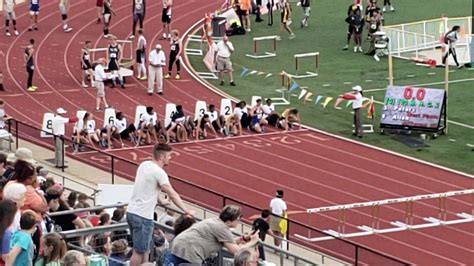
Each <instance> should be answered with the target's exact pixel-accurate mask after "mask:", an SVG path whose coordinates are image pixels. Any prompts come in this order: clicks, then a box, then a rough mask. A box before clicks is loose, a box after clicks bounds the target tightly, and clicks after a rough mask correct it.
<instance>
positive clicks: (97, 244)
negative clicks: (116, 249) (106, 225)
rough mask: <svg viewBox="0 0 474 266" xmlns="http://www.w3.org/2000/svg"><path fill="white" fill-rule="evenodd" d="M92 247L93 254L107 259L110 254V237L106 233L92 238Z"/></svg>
mask: <svg viewBox="0 0 474 266" xmlns="http://www.w3.org/2000/svg"><path fill="white" fill-rule="evenodd" d="M92 242H93V244H92V247H93V248H94V252H96V253H98V254H101V255H105V256H107V257H109V256H110V254H112V243H111V241H110V236H109V235H108V234H107V233H101V234H97V235H95V236H94V238H93V239H92Z"/></svg>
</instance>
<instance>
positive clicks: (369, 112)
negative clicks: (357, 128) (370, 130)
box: [367, 96, 375, 119]
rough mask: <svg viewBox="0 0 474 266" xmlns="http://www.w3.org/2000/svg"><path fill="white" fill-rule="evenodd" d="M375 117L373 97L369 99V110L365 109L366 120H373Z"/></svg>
mask: <svg viewBox="0 0 474 266" xmlns="http://www.w3.org/2000/svg"><path fill="white" fill-rule="evenodd" d="M374 116H375V106H374V96H372V97H371V98H370V104H369V108H367V118H368V119H374Z"/></svg>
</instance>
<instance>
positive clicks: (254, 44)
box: [246, 35, 278, 59]
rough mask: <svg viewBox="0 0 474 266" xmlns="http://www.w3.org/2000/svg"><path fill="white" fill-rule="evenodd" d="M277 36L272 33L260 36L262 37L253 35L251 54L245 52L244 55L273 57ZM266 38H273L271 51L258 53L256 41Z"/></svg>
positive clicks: (257, 57)
mask: <svg viewBox="0 0 474 266" xmlns="http://www.w3.org/2000/svg"><path fill="white" fill-rule="evenodd" d="M277 38H278V36H276V35H273V36H262V37H254V38H253V54H246V56H248V57H250V58H255V59H259V58H267V57H273V56H276V49H277ZM267 40H273V52H264V53H262V54H259V53H258V45H257V44H258V42H259V41H267Z"/></svg>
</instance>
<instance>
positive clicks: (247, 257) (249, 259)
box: [234, 249, 259, 266]
mask: <svg viewBox="0 0 474 266" xmlns="http://www.w3.org/2000/svg"><path fill="white" fill-rule="evenodd" d="M257 258H258V256H257V254H256V252H255V251H254V250H252V249H242V250H240V251H239V252H237V254H235V258H234V266H253V265H255V266H257V265H259V264H258V260H257Z"/></svg>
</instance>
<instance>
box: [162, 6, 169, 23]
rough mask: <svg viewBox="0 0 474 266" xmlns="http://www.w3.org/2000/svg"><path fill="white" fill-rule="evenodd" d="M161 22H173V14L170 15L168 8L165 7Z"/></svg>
mask: <svg viewBox="0 0 474 266" xmlns="http://www.w3.org/2000/svg"><path fill="white" fill-rule="evenodd" d="M161 22H163V23H168V24H169V23H171V15H168V9H167V8H163V13H162V14H161Z"/></svg>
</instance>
